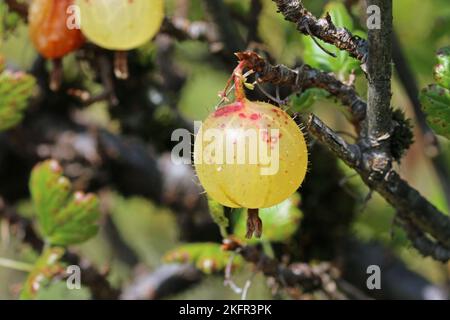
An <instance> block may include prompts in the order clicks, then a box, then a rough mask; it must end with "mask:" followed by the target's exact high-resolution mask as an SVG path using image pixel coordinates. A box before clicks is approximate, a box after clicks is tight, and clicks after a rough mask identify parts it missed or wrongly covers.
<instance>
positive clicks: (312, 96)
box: [291, 88, 329, 112]
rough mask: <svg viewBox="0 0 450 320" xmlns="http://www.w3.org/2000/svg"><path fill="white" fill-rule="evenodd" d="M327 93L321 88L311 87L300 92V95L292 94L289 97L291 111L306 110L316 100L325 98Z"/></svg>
mask: <svg viewBox="0 0 450 320" xmlns="http://www.w3.org/2000/svg"><path fill="white" fill-rule="evenodd" d="M328 96H329V93H328V92H327V91H325V90H323V89H318V88H311V89H307V90H305V91H304V92H302V93H301V94H300V95H294V96H292V98H291V101H292V108H293V111H296V112H306V111H308V110H309V109H310V108H311V107H312V106H313V105H314V103H315V102H316V101H318V100H321V99H325V98H327V97H328Z"/></svg>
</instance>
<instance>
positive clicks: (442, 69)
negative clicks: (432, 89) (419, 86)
mask: <svg viewBox="0 0 450 320" xmlns="http://www.w3.org/2000/svg"><path fill="white" fill-rule="evenodd" d="M437 59H438V61H439V63H438V64H437V65H436V66H435V68H434V79H435V80H436V82H437V84H439V85H441V86H442V87H444V88H447V89H450V47H445V48H441V49H439V50H438V52H437Z"/></svg>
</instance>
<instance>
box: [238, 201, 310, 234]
mask: <svg viewBox="0 0 450 320" xmlns="http://www.w3.org/2000/svg"><path fill="white" fill-rule="evenodd" d="M299 201H300V197H299V195H298V194H297V193H295V194H294V195H292V196H291V197H290V198H288V199H286V200H285V201H283V202H282V203H280V204H278V205H276V206H273V207H270V208H264V209H259V217H260V218H261V220H262V223H263V233H262V237H261V238H260V239H256V238H254V239H250V240H246V241H247V242H250V243H255V242H259V241H274V242H284V241H286V240H288V239H289V238H290V237H291V236H292V235H293V234H294V233H295V231H297V228H298V226H299V224H300V220H301V218H302V212H301V211H300V209H299V208H298V203H299ZM246 221H247V212H245V211H242V212H240V213H239V218H238V220H237V222H236V226H235V230H234V234H235V235H236V236H237V237H238V238H239V239H242V240H244V239H245V234H246V230H247V226H246Z"/></svg>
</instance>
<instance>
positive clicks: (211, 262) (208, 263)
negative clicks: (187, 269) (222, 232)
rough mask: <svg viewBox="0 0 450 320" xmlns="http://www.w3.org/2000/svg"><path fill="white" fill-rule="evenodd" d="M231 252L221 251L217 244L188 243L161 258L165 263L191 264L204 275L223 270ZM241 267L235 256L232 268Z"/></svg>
mask: <svg viewBox="0 0 450 320" xmlns="http://www.w3.org/2000/svg"><path fill="white" fill-rule="evenodd" d="M231 254H232V253H231V252H228V251H223V250H222V248H221V245H220V244H218V243H212V242H204V243H189V244H185V245H182V246H179V247H177V248H175V249H173V250H171V251H169V252H168V253H166V254H165V255H164V257H163V260H164V262H166V263H172V262H177V263H192V264H194V265H195V267H196V268H197V269H199V270H200V271H202V272H203V273H206V274H211V273H215V272H220V271H222V270H224V269H225V267H226V266H227V264H228V263H229V261H230V257H231ZM241 265H242V258H241V257H240V256H238V255H237V256H235V257H234V259H233V265H232V267H233V268H238V267H240V266H241Z"/></svg>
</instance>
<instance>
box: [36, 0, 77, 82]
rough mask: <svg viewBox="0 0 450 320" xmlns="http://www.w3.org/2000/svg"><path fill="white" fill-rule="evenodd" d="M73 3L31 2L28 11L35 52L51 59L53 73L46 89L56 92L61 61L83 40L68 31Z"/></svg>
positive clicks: (66, 0)
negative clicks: (49, 88) (69, 9)
mask: <svg viewBox="0 0 450 320" xmlns="http://www.w3.org/2000/svg"><path fill="white" fill-rule="evenodd" d="M74 1H75V0H33V1H32V2H31V4H30V8H29V11H28V21H29V34H30V38H31V41H32V43H33V45H34V47H35V48H36V50H37V51H38V52H39V53H40V54H42V56H44V57H45V58H47V59H52V60H53V63H54V70H53V72H52V75H51V78H52V79H51V80H50V87H51V88H52V89H53V90H56V89H57V88H58V87H59V83H60V82H61V76H62V65H61V58H62V57H63V56H65V55H66V54H68V53H70V52H72V51H74V50H76V49H78V48H79V47H81V45H82V44H83V43H84V37H83V35H82V33H81V31H80V30H79V29H77V28H69V27H68V26H67V22H68V20H69V18H70V16H69V14H70V13H68V10H67V9H68V8H69V6H71V5H73V4H74Z"/></svg>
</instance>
